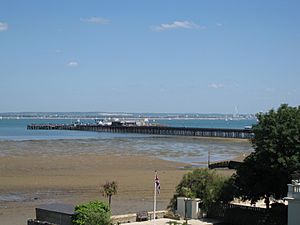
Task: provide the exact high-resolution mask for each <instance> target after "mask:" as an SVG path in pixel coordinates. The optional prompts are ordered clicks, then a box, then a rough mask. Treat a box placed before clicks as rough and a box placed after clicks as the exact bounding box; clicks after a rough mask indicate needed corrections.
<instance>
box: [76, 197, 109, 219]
mask: <svg viewBox="0 0 300 225" xmlns="http://www.w3.org/2000/svg"><path fill="white" fill-rule="evenodd" d="M75 212H76V214H75V216H74V218H73V224H74V225H109V224H110V216H111V213H110V210H109V207H108V205H107V204H106V203H104V202H100V201H92V202H89V203H86V204H81V205H77V206H76V207H75Z"/></svg>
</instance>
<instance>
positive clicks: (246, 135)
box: [27, 124, 253, 139]
mask: <svg viewBox="0 0 300 225" xmlns="http://www.w3.org/2000/svg"><path fill="white" fill-rule="evenodd" d="M27 129H29V130H81V131H96V132H111V133H136V134H153V135H176V136H195V137H219V138H240V139H250V138H252V137H253V133H252V131H251V130H249V129H225V128H192V127H165V126H105V125H92V124H84V125H83V124H72V125H65V124H30V125H28V126H27Z"/></svg>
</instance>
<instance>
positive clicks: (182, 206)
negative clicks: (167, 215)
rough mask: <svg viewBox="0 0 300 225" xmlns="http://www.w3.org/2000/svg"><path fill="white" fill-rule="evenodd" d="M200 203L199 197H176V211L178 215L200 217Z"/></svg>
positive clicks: (190, 217)
mask: <svg viewBox="0 0 300 225" xmlns="http://www.w3.org/2000/svg"><path fill="white" fill-rule="evenodd" d="M201 203H202V202H201V200H200V199H199V198H195V199H191V198H186V197H178V198H177V210H176V213H177V214H178V215H180V217H183V218H188V219H199V218H202V217H203V216H202V212H201Z"/></svg>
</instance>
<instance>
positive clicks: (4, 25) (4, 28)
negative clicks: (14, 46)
mask: <svg viewBox="0 0 300 225" xmlns="http://www.w3.org/2000/svg"><path fill="white" fill-rule="evenodd" d="M7 30H8V24H7V23H3V22H0V32H1V31H7Z"/></svg>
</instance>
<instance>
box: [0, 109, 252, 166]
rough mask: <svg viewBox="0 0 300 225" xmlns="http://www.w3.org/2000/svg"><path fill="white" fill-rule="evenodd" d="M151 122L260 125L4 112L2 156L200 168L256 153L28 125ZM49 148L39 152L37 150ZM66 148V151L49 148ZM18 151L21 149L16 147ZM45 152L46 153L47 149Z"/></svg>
mask: <svg viewBox="0 0 300 225" xmlns="http://www.w3.org/2000/svg"><path fill="white" fill-rule="evenodd" d="M99 118H100V119H116V118H118V119H120V120H147V121H149V122H150V123H153V124H161V125H165V126H173V127H202V128H241V129H243V128H245V127H249V126H252V125H253V124H256V123H257V121H256V118H255V116H253V115H223V114H150V113H144V114H127V113H6V114H3V113H2V114H0V157H1V156H4V155H19V154H26V153H27V152H31V153H34V151H36V153H37V154H39V153H40V152H39V151H47V152H44V154H54V153H58V154H85V153H95V154H105V153H106V152H109V151H111V149H113V151H114V153H116V154H120V155H122V154H136V155H138V154H149V155H152V156H156V157H159V158H161V159H165V160H171V161H176V162H184V163H190V164H192V165H202V164H203V163H204V162H206V161H207V159H208V154H209V155H210V160H211V161H212V162H213V161H220V160H230V159H233V158H234V157H236V156H237V155H240V154H248V153H250V152H251V151H253V149H252V146H251V144H250V143H249V142H247V141H232V140H230V141H228V140H222V139H211V138H193V137H175V136H155V135H143V134H122V133H104V132H88V131H65V130H27V125H28V124H72V123H75V122H80V123H85V124H93V123H95V119H99ZM41 143H42V144H43V146H47V145H49V148H41V149H42V150H40V149H39V148H38V147H36V146H35V145H39V144H41ZM54 143H56V144H57V143H63V144H64V145H65V146H73V147H72V148H69V147H68V148H66V147H63V146H62V147H61V148H57V147H55V148H54V147H53V148H52V147H51V146H53V144H54ZM16 146H17V147H16ZM45 149H46V150H45Z"/></svg>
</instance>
